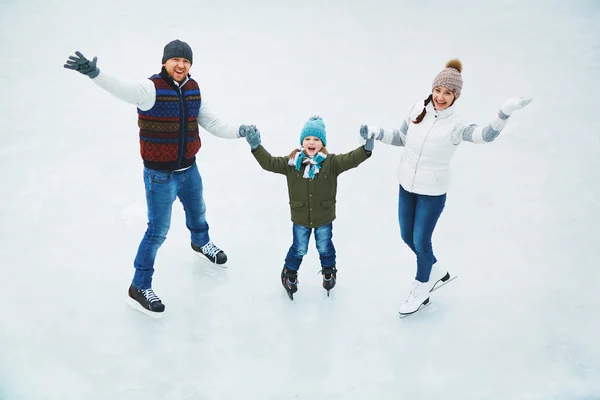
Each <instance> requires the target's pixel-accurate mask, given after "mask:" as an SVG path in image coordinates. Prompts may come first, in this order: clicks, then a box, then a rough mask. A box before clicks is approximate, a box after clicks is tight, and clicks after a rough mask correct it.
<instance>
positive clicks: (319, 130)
mask: <svg viewBox="0 0 600 400" xmlns="http://www.w3.org/2000/svg"><path fill="white" fill-rule="evenodd" d="M307 136H314V137H317V138H319V139H320V140H321V142H323V146H327V137H326V136H325V123H324V122H323V120H322V119H321V117H319V116H318V115H315V116H312V117H310V119H309V120H308V121H307V122H306V123H305V124H304V128H302V132H301V133H300V144H302V142H303V141H304V138H305V137H307Z"/></svg>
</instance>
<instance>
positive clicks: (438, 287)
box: [429, 275, 458, 293]
mask: <svg viewBox="0 0 600 400" xmlns="http://www.w3.org/2000/svg"><path fill="white" fill-rule="evenodd" d="M456 278H458V275H454V276H451V277H450V279H448V280H447V281H446V282H442V281H440V282H438V283H436V284H435V286H434V287H433V289H431V291H430V292H429V293H433V292H435V291H436V290H438V289H440V288H442V287H444V286H446V285H447V284H449V283H450V282H452V281H453V280H455V279H456Z"/></svg>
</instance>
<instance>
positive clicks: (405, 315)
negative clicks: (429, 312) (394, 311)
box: [398, 300, 431, 319]
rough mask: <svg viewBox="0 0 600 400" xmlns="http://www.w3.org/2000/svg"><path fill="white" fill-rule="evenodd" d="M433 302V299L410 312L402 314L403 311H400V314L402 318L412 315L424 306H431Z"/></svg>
mask: <svg viewBox="0 0 600 400" xmlns="http://www.w3.org/2000/svg"><path fill="white" fill-rule="evenodd" d="M430 304H431V300H430V301H428V302H427V304H421V306H419V308H417V309H416V310H415V311H413V312H411V313H408V314H402V313H398V314H400V319H404V318H406V317H410V316H411V315H414V314H416V313H417V312H419V311H421V310H422V309H424V308H427V307H429V305H430Z"/></svg>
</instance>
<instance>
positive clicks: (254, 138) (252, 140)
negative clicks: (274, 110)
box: [246, 125, 260, 150]
mask: <svg viewBox="0 0 600 400" xmlns="http://www.w3.org/2000/svg"><path fill="white" fill-rule="evenodd" d="M246 141H247V142H248V144H249V145H250V148H251V149H252V150H256V149H257V148H258V146H260V132H259V130H258V129H256V126H254V125H250V126H249V127H248V129H247V130H246Z"/></svg>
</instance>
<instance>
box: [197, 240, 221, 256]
mask: <svg viewBox="0 0 600 400" xmlns="http://www.w3.org/2000/svg"><path fill="white" fill-rule="evenodd" d="M200 250H201V251H202V253H204V254H205V255H208V256H211V257H215V256H216V255H217V253H218V252H220V251H221V249H220V248H218V247H217V246H215V245H214V243H213V242H208V243H206V244H205V245H204V246H202V247H201V248H200Z"/></svg>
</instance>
